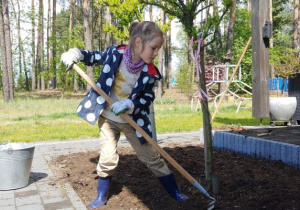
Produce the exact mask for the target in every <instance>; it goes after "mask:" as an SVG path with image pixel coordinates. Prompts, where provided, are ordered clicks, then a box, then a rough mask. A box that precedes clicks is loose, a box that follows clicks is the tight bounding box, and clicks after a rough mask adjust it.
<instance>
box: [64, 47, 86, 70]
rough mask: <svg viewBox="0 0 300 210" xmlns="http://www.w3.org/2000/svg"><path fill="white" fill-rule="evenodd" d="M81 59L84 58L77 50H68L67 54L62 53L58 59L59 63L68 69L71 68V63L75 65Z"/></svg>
mask: <svg viewBox="0 0 300 210" xmlns="http://www.w3.org/2000/svg"><path fill="white" fill-rule="evenodd" d="M83 59H84V56H83V55H82V53H81V51H80V50H79V49H78V48H72V49H69V50H68V51H67V52H64V53H63V54H62V55H61V57H60V60H61V62H62V63H63V64H64V65H65V66H67V68H68V69H69V68H71V66H72V65H73V63H77V62H78V61H80V60H83Z"/></svg>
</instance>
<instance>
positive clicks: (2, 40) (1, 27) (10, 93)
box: [0, 0, 14, 101]
mask: <svg viewBox="0 0 300 210" xmlns="http://www.w3.org/2000/svg"><path fill="white" fill-rule="evenodd" d="M0 44H1V68H2V84H3V96H4V101H12V100H13V99H14V89H13V65H12V50H11V46H12V45H11V31H10V22H9V8H8V1H7V0H0Z"/></svg>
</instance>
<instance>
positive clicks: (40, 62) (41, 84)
mask: <svg viewBox="0 0 300 210" xmlns="http://www.w3.org/2000/svg"><path fill="white" fill-rule="evenodd" d="M38 19H39V22H38V39H37V46H36V47H37V48H36V66H35V68H36V73H37V78H38V79H37V88H38V89H39V90H45V80H44V53H43V52H44V28H43V27H44V5H43V0H39V15H38Z"/></svg>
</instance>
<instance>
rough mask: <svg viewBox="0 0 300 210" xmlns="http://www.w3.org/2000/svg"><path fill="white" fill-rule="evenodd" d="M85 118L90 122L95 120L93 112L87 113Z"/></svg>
mask: <svg viewBox="0 0 300 210" xmlns="http://www.w3.org/2000/svg"><path fill="white" fill-rule="evenodd" d="M86 119H87V120H88V121H90V122H92V121H95V119H96V116H95V114H94V113H89V114H88V115H87V116H86Z"/></svg>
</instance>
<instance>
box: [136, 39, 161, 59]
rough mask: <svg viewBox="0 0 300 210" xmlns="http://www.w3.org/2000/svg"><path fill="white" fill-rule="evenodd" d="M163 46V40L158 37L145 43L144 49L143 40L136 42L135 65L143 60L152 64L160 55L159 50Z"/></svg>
mask: <svg viewBox="0 0 300 210" xmlns="http://www.w3.org/2000/svg"><path fill="white" fill-rule="evenodd" d="M162 44H163V38H162V37H160V36H156V37H155V38H153V39H152V40H151V41H148V42H146V43H145V46H144V49H143V44H142V40H141V38H139V37H138V38H136V40H135V49H136V50H135V52H134V55H133V56H132V61H133V63H135V62H138V61H139V60H143V61H144V62H145V63H147V64H150V63H152V62H153V60H154V58H155V57H156V56H157V55H158V50H159V49H160V48H161V46H162Z"/></svg>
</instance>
